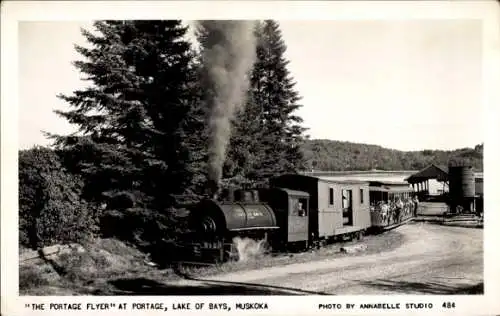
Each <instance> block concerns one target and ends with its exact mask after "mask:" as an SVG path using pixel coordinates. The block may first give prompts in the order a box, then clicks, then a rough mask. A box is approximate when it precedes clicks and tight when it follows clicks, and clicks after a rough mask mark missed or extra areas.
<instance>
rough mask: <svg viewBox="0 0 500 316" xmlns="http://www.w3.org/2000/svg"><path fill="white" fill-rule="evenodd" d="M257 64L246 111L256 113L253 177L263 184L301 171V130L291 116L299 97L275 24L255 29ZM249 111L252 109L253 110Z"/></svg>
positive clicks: (280, 36) (302, 163) (299, 120)
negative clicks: (281, 174)
mask: <svg viewBox="0 0 500 316" xmlns="http://www.w3.org/2000/svg"><path fill="white" fill-rule="evenodd" d="M257 37H258V44H257V62H256V63H255V66H254V70H253V74H252V91H251V94H252V102H251V104H250V106H249V107H247V111H252V112H253V113H259V112H260V113H259V117H260V120H258V122H259V124H260V127H259V128H257V130H259V131H260V132H259V133H258V134H257V135H256V136H257V138H256V139H258V142H259V143H256V144H255V147H256V149H255V151H256V152H260V154H259V155H256V156H257V157H256V158H257V159H256V161H255V163H254V167H253V173H254V174H255V175H254V176H255V177H256V178H257V179H259V180H263V179H265V178H268V177H270V176H274V175H277V174H280V173H285V172H294V171H297V170H299V169H302V168H303V167H304V159H303V155H302V151H301V144H302V141H303V137H304V135H303V133H304V132H305V130H306V129H305V128H303V127H302V126H301V125H300V124H301V123H302V119H301V118H300V117H298V116H297V115H296V114H295V113H296V111H297V110H298V109H299V108H300V107H301V105H300V104H298V102H299V101H300V96H299V94H298V92H297V91H296V90H295V82H294V80H293V78H292V76H291V74H290V71H289V70H288V68H287V66H288V63H289V62H288V61H287V60H286V58H285V56H284V54H285V51H286V45H285V42H284V40H283V38H282V34H281V31H280V29H279V24H278V23H277V22H276V21H273V20H266V21H264V22H262V23H260V24H259V26H258V28H257ZM252 107H256V108H253V109H252Z"/></svg>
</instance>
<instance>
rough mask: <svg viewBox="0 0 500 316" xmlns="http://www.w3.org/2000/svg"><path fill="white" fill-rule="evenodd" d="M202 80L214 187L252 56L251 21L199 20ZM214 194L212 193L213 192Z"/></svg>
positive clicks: (242, 101) (242, 99)
mask: <svg viewBox="0 0 500 316" xmlns="http://www.w3.org/2000/svg"><path fill="white" fill-rule="evenodd" d="M199 24H200V26H201V28H202V30H203V32H204V38H203V40H202V41H201V43H200V44H201V46H202V58H203V63H204V67H205V74H206V78H205V82H206V83H207V85H208V87H207V88H208V89H209V90H210V92H211V93H210V97H209V100H208V102H209V105H210V116H209V122H208V125H209V132H210V140H209V149H208V155H209V158H208V159H209V161H208V180H209V184H210V186H211V189H212V191H216V190H217V189H218V185H219V182H220V179H221V176H222V166H223V164H224V161H225V158H226V150H227V146H228V143H229V139H230V136H231V121H232V119H233V118H234V117H235V115H236V114H237V113H238V112H239V111H241V110H243V108H244V106H245V97H246V93H247V91H248V87H249V78H248V77H249V74H250V71H251V69H252V67H253V64H254V61H255V55H256V47H255V45H256V41H255V36H254V27H255V22H254V21H227V20H217V21H200V22H199ZM214 193H215V192H214Z"/></svg>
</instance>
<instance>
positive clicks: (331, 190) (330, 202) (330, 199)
mask: <svg viewBox="0 0 500 316" xmlns="http://www.w3.org/2000/svg"><path fill="white" fill-rule="evenodd" d="M328 192H329V197H328V204H330V205H333V188H329V190H328Z"/></svg>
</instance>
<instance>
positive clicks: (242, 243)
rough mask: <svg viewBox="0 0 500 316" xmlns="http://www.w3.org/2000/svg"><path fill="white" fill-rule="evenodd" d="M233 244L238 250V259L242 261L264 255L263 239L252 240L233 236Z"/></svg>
mask: <svg viewBox="0 0 500 316" xmlns="http://www.w3.org/2000/svg"><path fill="white" fill-rule="evenodd" d="M233 244H234V245H235V246H236V250H237V251H238V261H239V262H244V261H248V260H250V259H254V258H257V257H260V256H262V255H264V253H265V251H266V248H265V240H263V239H262V240H253V239H251V238H241V237H235V238H233Z"/></svg>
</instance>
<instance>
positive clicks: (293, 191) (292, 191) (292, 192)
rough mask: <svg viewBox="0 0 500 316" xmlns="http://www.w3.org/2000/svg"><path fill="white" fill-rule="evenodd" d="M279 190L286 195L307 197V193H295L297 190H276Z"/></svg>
mask: <svg viewBox="0 0 500 316" xmlns="http://www.w3.org/2000/svg"><path fill="white" fill-rule="evenodd" d="M278 189H280V190H283V191H285V192H286V193H287V194H288V195H295V196H297V195H298V196H307V197H309V193H307V192H304V191H297V190H290V189H285V188H278Z"/></svg>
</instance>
